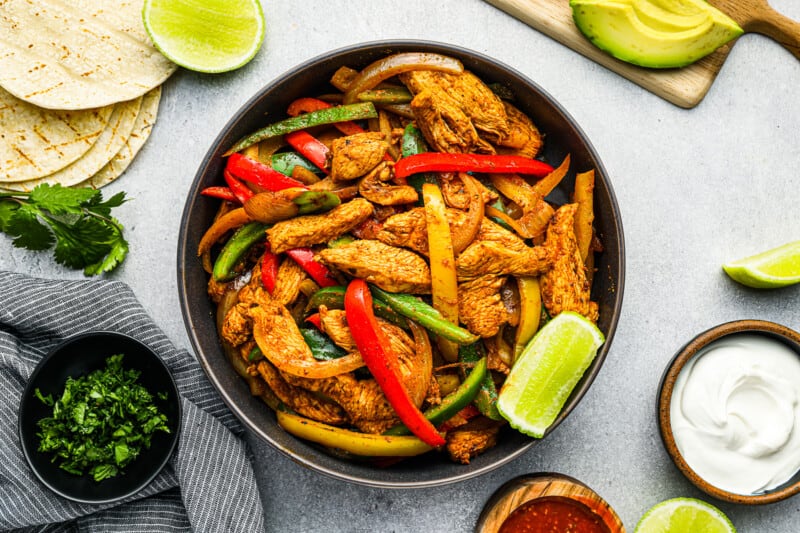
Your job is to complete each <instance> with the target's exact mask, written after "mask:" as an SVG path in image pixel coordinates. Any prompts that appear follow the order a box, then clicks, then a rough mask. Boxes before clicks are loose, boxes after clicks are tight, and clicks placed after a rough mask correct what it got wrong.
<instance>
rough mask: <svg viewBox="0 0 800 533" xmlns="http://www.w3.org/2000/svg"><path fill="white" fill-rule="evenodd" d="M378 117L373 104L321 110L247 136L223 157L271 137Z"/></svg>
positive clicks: (361, 103)
mask: <svg viewBox="0 0 800 533" xmlns="http://www.w3.org/2000/svg"><path fill="white" fill-rule="evenodd" d="M377 116H378V112H377V111H376V110H375V106H374V105H373V104H372V102H359V103H356V104H348V105H341V106H336V107H328V108H325V109H319V110H317V111H312V112H310V113H304V114H302V115H298V116H296V117H289V118H287V119H284V120H281V121H279V122H274V123H272V124H269V125H268V126H265V127H263V128H261V129H260V130H258V131H255V132H253V133H251V134H249V135H246V136H245V137H242V138H241V139H239V140H238V141H236V143H234V145H233V146H232V147H231V148H230V149H228V151H227V152H225V153H224V154H223V157H227V156H229V155H231V154H233V153H235V152H239V151H241V150H244V149H245V148H247V147H248V146H252V145H254V144H256V143H259V142H261V141H263V140H264V139H269V138H270V137H277V136H278V135H286V134H287V133H291V132H293V131H298V130H304V129H306V128H310V127H312V126H319V125H322V124H334V123H336V122H344V121H348V120H361V119H365V118H375V117H377Z"/></svg>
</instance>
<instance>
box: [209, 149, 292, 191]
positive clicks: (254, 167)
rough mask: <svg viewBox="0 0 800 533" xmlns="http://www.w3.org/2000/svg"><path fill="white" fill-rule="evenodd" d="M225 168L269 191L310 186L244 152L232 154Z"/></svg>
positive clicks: (234, 174)
mask: <svg viewBox="0 0 800 533" xmlns="http://www.w3.org/2000/svg"><path fill="white" fill-rule="evenodd" d="M225 170H226V171H227V172H230V173H231V174H232V175H233V176H235V177H237V178H239V179H242V180H244V181H249V182H250V183H253V184H255V185H258V186H259V187H262V188H264V189H267V190H268V191H280V190H283V189H289V188H295V187H296V188H300V189H307V188H308V187H306V186H305V185H303V184H302V183H300V182H299V181H297V180H296V179H292V178H290V177H288V176H286V175H284V174H281V173H280V172H278V171H277V170H275V169H274V168H272V167H270V166H267V165H265V164H264V163H261V162H259V161H256V160H255V159H250V158H249V157H245V156H243V155H242V154H231V156H230V157H229V158H228V162H227V163H226V164H225Z"/></svg>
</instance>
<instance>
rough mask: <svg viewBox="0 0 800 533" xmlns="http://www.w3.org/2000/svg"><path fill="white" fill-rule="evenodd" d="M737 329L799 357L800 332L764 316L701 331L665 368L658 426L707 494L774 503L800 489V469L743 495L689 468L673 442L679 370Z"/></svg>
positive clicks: (688, 473)
mask: <svg viewBox="0 0 800 533" xmlns="http://www.w3.org/2000/svg"><path fill="white" fill-rule="evenodd" d="M739 333H756V334H759V335H764V336H767V337H771V338H773V339H776V340H778V341H780V342H782V343H784V344H786V345H787V346H789V347H790V348H791V349H792V350H794V351H795V352H797V354H798V357H800V333H798V332H796V331H794V330H792V329H790V328H788V327H786V326H782V325H780V324H776V323H774V322H767V321H763V320H736V321H734V322H727V323H725V324H720V325H719V326H715V327H713V328H711V329H709V330H707V331H704V332H703V333H700V334H699V335H698V336H697V337H695V338H694V339H692V340H691V341H690V342H689V343H688V344H686V346H684V347H683V348H681V349H680V351H678V353H677V354H676V355H675V357H674V358H673V359H672V361H671V362H670V364H669V365H668V366H667V369H666V371H665V372H664V375H663V377H662V379H661V385H660V387H659V394H658V399H657V405H656V408H657V414H658V426H659V430H660V432H661V440H662V441H663V443H664V447H665V448H666V450H667V453H668V454H669V456H670V458H671V459H672V461H673V462H674V463H675V466H677V467H678V470H680V471H681V473H682V474H683V475H684V476H686V478H687V479H688V480H689V481H691V482H692V483H693V484H694V485H695V486H696V487H697V488H699V489H700V490H702V491H703V492H705V493H706V494H708V495H710V496H713V497H715V498H717V499H720V500H723V501H726V502H731V503H739V504H745V505H758V504H765V503H774V502H777V501H780V500H783V499H786V498H788V497H790V496H794V495H795V494H798V493H800V472H797V473H795V475H794V476H793V477H792V478H791V479H790V480H789V481H787V482H786V483H784V484H783V485H781V486H779V487H777V488H775V489H772V490H770V491H768V492H765V493H763V494H753V495H745V494H736V493H733V492H729V491H726V490H723V489H720V488H719V487H716V486H714V485H712V484H711V483H709V482H708V481H706V480H705V479H703V478H702V477H700V476H699V475H698V474H697V473H696V472H695V471H694V470H692V468H691V467H690V466H689V465H688V463H687V462H686V460H685V459H684V458H683V456H682V455H681V452H680V450H679V449H678V446H677V444H676V443H675V436H674V435H673V433H672V418H671V412H670V405H671V402H672V392H673V390H674V389H675V382H676V380H677V379H678V375H679V374H680V373H681V370H682V369H683V368H684V366H686V364H687V363H688V362H689V361H690V360H691V359H692V358H693V357H694V356H695V355H696V354H697V353H698V352H699V351H700V350H701V349H703V348H704V347H705V346H707V345H709V344H710V343H712V342H714V341H717V340H719V339H722V338H723V337H727V336H728V335H735V334H739Z"/></svg>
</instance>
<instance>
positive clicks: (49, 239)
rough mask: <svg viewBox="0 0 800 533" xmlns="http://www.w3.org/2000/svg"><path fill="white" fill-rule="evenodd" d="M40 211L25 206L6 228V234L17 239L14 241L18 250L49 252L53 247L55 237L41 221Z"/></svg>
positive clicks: (14, 215) (15, 213)
mask: <svg viewBox="0 0 800 533" xmlns="http://www.w3.org/2000/svg"><path fill="white" fill-rule="evenodd" d="M37 214H38V210H37V209H36V208H35V207H32V206H31V205H30V204H23V205H21V206H20V207H19V209H17V210H16V211H15V212H14V214H13V215H12V216H11V219H10V220H9V221H8V224H7V226H6V233H8V234H9V235H11V236H13V237H16V238H15V239H14V241H13V244H14V246H16V247H17V248H27V249H28V250H47V249H48V248H50V247H51V246H53V240H54V239H53V235H52V234H51V233H50V230H48V229H47V226H45V225H44V224H42V223H41V222H40V221H39V217H38V216H37Z"/></svg>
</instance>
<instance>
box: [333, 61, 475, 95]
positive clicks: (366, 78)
mask: <svg viewBox="0 0 800 533" xmlns="http://www.w3.org/2000/svg"><path fill="white" fill-rule="evenodd" d="M410 70H437V71H440V72H449V73H451V74H460V73H461V72H463V71H464V66H463V65H462V64H461V61H459V60H457V59H454V58H452V57H448V56H444V55H441V54H433V53H429V52H401V53H398V54H393V55H390V56H386V57H384V58H381V59H378V60H377V61H375V62H373V63H370V64H369V65H367V66H366V67H365V68H364V69H363V70H362V71H361V72H359V73H358V75H357V76H356V77H355V79H354V80H353V81H352V82H351V83H350V84H349V86H348V87H347V91H346V92H345V93H344V98H343V100H342V101H343V102H344V103H345V104H352V103H353V102H355V101H357V100H358V95H359V94H361V93H362V92H364V91H367V90H369V89H374V88H375V87H376V86H377V85H378V84H379V83H380V82H382V81H384V80H387V79H389V78H391V77H392V76H397V75H398V74H402V73H403V72H408V71H410Z"/></svg>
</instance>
